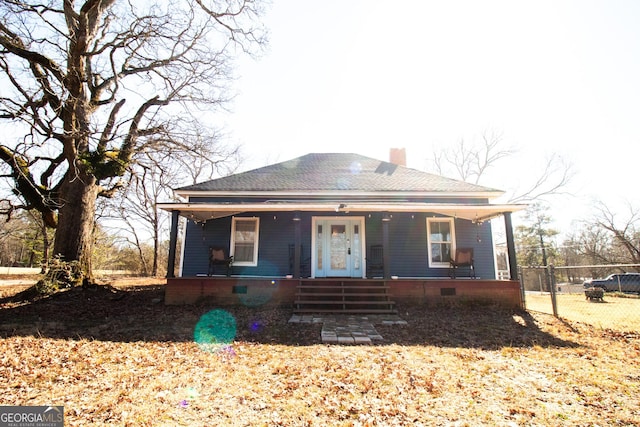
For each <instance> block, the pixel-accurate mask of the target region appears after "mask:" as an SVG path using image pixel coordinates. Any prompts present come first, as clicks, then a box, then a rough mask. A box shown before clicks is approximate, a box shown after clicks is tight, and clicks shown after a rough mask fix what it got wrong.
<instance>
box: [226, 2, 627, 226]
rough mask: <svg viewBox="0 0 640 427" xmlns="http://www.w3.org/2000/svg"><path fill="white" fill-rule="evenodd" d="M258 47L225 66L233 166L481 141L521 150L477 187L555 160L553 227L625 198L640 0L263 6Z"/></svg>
mask: <svg viewBox="0 0 640 427" xmlns="http://www.w3.org/2000/svg"><path fill="white" fill-rule="evenodd" d="M264 19H265V22H266V25H267V26H268V28H269V29H270V47H269V49H268V51H267V52H265V54H264V55H263V56H262V58H260V59H258V60H256V61H254V60H251V59H243V60H241V61H240V62H239V67H238V68H237V72H238V80H237V82H236V84H235V88H236V90H237V91H238V96H237V98H236V100H235V102H234V103H233V105H232V107H231V110H232V112H231V114H229V115H228V117H226V130H227V132H229V133H230V137H231V139H232V140H233V141H235V142H238V143H241V144H242V145H243V147H244V148H243V150H244V153H245V155H246V156H247V160H246V161H245V163H244V164H243V169H252V168H255V167H260V166H264V165H266V164H270V163H274V162H277V161H284V160H288V159H290V158H293V157H297V156H300V155H303V154H306V153H309V152H355V153H359V154H362V155H365V156H370V157H374V158H379V159H381V160H387V159H388V155H389V149H390V148H391V147H398V148H402V147H404V148H406V150H407V163H408V166H409V167H413V168H416V169H420V170H427V165H428V162H427V159H429V158H430V157H431V156H432V153H433V151H434V150H437V149H440V148H442V147H445V146H447V145H448V144H455V143H456V142H457V141H459V140H460V139H461V138H464V139H465V140H466V141H469V142H471V141H473V140H474V139H476V138H478V137H479V136H480V135H481V134H482V132H484V131H487V130H492V131H495V132H498V133H501V134H502V136H503V140H504V142H505V146H511V147H515V148H516V149H517V150H518V152H517V154H516V155H514V156H512V157H511V158H510V159H509V160H508V161H504V162H502V163H501V164H500V168H499V170H495V171H494V173H493V174H491V175H490V176H488V177H487V180H486V181H484V182H481V184H484V185H487V186H490V187H494V188H499V189H504V190H510V189H512V188H514V187H516V186H518V185H525V183H526V182H529V181H530V180H531V179H533V178H534V177H535V176H536V171H538V170H539V169H540V168H541V167H542V166H543V165H544V162H545V159H546V158H547V157H548V156H550V155H551V154H558V155H561V156H563V157H564V158H566V159H567V160H568V161H570V162H571V163H572V164H573V167H574V170H575V172H576V175H575V178H574V183H573V185H572V186H571V188H570V190H571V193H572V195H571V196H566V197H563V198H559V199H556V200H555V202H554V204H553V212H552V215H553V216H554V217H556V218H557V219H558V220H559V224H558V225H559V226H560V227H562V228H564V227H567V224H568V223H569V221H570V220H572V219H580V218H584V217H586V216H588V214H589V213H590V212H589V207H590V202H591V200H592V199H599V200H604V201H610V202H612V203H614V202H615V203H619V202H620V201H622V200H629V201H631V202H632V203H633V202H635V200H634V199H636V198H637V196H636V195H637V184H636V183H637V182H638V181H639V179H638V173H637V172H638V169H639V168H638V165H639V164H640V156H639V155H638V154H640V150H638V148H637V146H638V142H639V141H640V120H639V119H640V114H639V113H640V24H639V22H640V1H636V0H600V1H591V0H579V1H578V0H576V1H569V0H536V1H526V2H525V1H515V0H505V1H495V0H482V1H478V0H467V1H461V0H446V1H445V0H440V1H431V0H414V1H404V0H394V1H376V0H362V1H357V0H322V1H317V0H315V1H313V0H308V1H300V0H272V4H271V6H270V7H269V8H268V10H267V14H266V16H265V17H264Z"/></svg>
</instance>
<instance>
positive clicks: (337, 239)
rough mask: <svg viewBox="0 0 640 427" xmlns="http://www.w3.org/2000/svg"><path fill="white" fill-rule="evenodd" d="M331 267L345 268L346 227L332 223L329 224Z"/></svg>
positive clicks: (333, 268) (334, 268) (335, 268)
mask: <svg viewBox="0 0 640 427" xmlns="http://www.w3.org/2000/svg"><path fill="white" fill-rule="evenodd" d="M330 245H331V249H330V250H331V269H332V270H345V269H346V268H347V227H346V226H345V225H338V224H334V225H332V226H331V240H330Z"/></svg>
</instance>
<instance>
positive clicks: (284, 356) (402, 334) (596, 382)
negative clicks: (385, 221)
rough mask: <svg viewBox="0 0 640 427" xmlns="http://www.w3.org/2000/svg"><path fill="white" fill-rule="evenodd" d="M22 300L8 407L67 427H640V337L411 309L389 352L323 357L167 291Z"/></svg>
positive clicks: (343, 350)
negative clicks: (57, 418)
mask: <svg viewBox="0 0 640 427" xmlns="http://www.w3.org/2000/svg"><path fill="white" fill-rule="evenodd" d="M19 289H20V286H13V287H9V286H4V287H2V288H0V292H4V297H3V298H2V299H0V378H2V381H0V405H49V404H51V405H63V406H64V407H65V425H73V426H76V425H77V426H87V425H91V426H93V425H95V426H102V425H119V426H122V425H127V426H129V425H130V426H176V425H184V426H210V425H230V426H254V425H265V426H324V425H330V426H334V425H339V426H405V425H418V426H419V425H424V426H427V425H429V426H431V425H441V426H465V425H470V426H476V425H492V426H493V425H495V426H525V425H526V426H531V425H544V426H546V425H554V426H564V425H566V426H596V425H598V426H604V425H615V426H640V398H639V397H638V396H640V375H639V374H638V373H639V372H640V334H639V333H638V331H635V330H617V329H610V328H598V327H593V326H591V325H588V324H584V323H580V322H575V321H571V320H566V319H556V318H554V317H553V316H550V315H547V314H543V313H536V312H527V311H522V310H503V309H499V308H497V307H491V306H469V305H463V306H458V307H422V306H402V307H399V314H400V316H401V317H402V318H403V319H405V320H407V323H408V324H407V325H406V326H402V325H376V329H377V330H378V332H379V333H380V334H381V335H382V336H383V338H384V339H383V340H382V341H381V342H378V343H376V344H375V345H370V346H341V345H325V344H322V343H321V337H320V329H321V325H320V324H289V323H288V319H289V317H290V316H291V314H292V311H291V309H290V308H287V307H277V308H276V307H270V306H268V305H266V306H260V307H244V306H239V307H215V306H212V305H208V304H202V305H190V306H165V305H164V304H163V303H162V297H163V293H164V284H163V281H162V279H160V280H159V281H156V280H150V281H146V280H145V281H144V282H143V281H141V280H139V279H127V281H126V282H122V281H121V282H118V281H114V282H112V286H101V287H97V288H92V289H84V290H83V289H81V288H78V289H72V290H68V291H65V292H62V293H59V294H57V295H55V296H52V297H48V298H43V299H40V300H37V301H19V300H15V299H12V298H11V296H10V295H9V294H10V293H11V292H13V293H15V292H16V291H17V290H19ZM9 290H12V291H11V292H9ZM212 313H215V314H218V315H220V314H223V315H224V316H222V318H223V319H225V320H224V321H222V320H220V319H221V317H220V316H217V317H214V319H218V320H213V321H212V320H211V319H212V317H211V314H212ZM203 319H208V322H206V323H205V331H206V332H207V333H208V334H209V335H210V336H211V337H212V339H213V342H214V343H215V344H216V345H215V346H213V347H211V346H202V343H197V342H195V338H194V331H195V330H196V328H197V326H199V325H202V321H203ZM206 328H208V329H206ZM230 331H232V332H233V333H232V334H230V335H229V333H230ZM222 332H224V334H225V335H226V336H231V338H230V339H228V340H221V339H217V338H218V337H220V336H221V333H222Z"/></svg>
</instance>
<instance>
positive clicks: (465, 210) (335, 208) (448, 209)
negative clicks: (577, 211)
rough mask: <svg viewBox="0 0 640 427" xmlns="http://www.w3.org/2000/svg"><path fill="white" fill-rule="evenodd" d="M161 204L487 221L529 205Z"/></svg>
mask: <svg viewBox="0 0 640 427" xmlns="http://www.w3.org/2000/svg"><path fill="white" fill-rule="evenodd" d="M158 207H159V208H160V209H162V210H165V211H170V212H171V211H178V212H179V213H180V215H181V216H184V217H186V218H190V219H193V220H195V221H198V222H205V221H207V220H209V219H216V218H222V217H225V216H230V215H236V214H239V213H243V212H293V211H300V212H333V213H356V212H360V213H362V212H389V213H393V212H410V213H419V212H427V213H433V214H440V215H444V216H449V217H455V218H463V219H467V220H470V221H474V222H483V221H488V220H490V219H492V218H496V217H499V216H501V215H503V214H504V213H507V212H517V211H520V210H523V209H526V207H527V206H526V205H516V204H489V203H485V204H456V203H417V202H402V201H398V202H393V201H381V202H373V201H372V202H360V201H357V202H348V201H347V202H337V201H331V202H329V201H308V202H306V201H305V202H303V201H267V202H256V203H205V202H203V203H162V204H158Z"/></svg>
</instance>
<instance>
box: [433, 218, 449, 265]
mask: <svg viewBox="0 0 640 427" xmlns="http://www.w3.org/2000/svg"><path fill="white" fill-rule="evenodd" d="M454 231H455V230H454V220H453V218H427V241H428V242H427V243H428V245H429V267H436V268H437V267H449V261H450V260H451V254H452V253H453V252H454V250H455V247H454V242H455V233H454Z"/></svg>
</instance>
